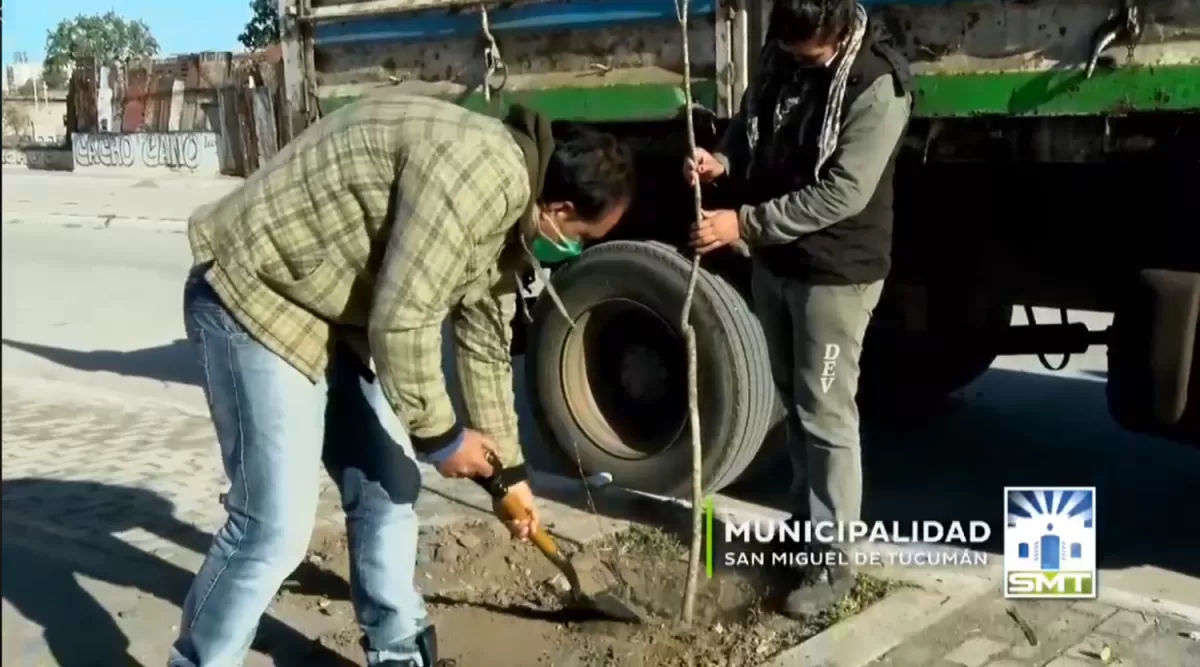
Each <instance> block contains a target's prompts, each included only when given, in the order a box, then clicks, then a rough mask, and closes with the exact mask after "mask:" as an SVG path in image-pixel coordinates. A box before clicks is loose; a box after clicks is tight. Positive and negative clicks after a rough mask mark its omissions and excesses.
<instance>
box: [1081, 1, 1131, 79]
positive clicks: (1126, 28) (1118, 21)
mask: <svg viewBox="0 0 1200 667" xmlns="http://www.w3.org/2000/svg"><path fill="white" fill-rule="evenodd" d="M1141 36H1142V22H1141V17H1140V16H1139V12H1138V7H1137V5H1136V4H1134V3H1133V2H1131V1H1129V0H1127V1H1126V2H1125V3H1124V4H1123V5H1122V7H1121V9H1120V10H1118V11H1117V12H1116V13H1114V14H1113V15H1112V16H1110V18H1109V19H1108V20H1107V21H1105V22H1104V24H1103V25H1101V26H1100V28H1098V29H1097V30H1096V34H1095V36H1094V37H1093V41H1092V56H1091V58H1089V59H1088V63H1087V69H1086V70H1084V78H1085V79H1090V78H1092V75H1093V74H1095V73H1096V65H1097V64H1099V62H1100V55H1101V54H1102V53H1103V52H1104V50H1105V49H1107V48H1108V47H1109V46H1111V45H1112V43H1113V42H1115V41H1117V40H1118V39H1123V40H1125V42H1126V43H1127V45H1128V47H1129V59H1130V60H1133V56H1134V49H1135V48H1136V46H1137V42H1138V40H1139V39H1140V38H1141Z"/></svg>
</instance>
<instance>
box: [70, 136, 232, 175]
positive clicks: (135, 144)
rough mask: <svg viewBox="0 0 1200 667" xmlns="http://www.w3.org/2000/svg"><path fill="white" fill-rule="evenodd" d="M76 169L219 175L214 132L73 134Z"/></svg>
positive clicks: (72, 142)
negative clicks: (137, 170) (141, 170)
mask: <svg viewBox="0 0 1200 667" xmlns="http://www.w3.org/2000/svg"><path fill="white" fill-rule="evenodd" d="M71 145H72V151H73V153H74V161H75V167H76V168H77V169H87V168H93V167H99V168H108V169H171V170H175V171H186V172H211V173H219V172H220V159H219V156H218V153H217V135H216V133H215V132H166V133H159V132H139V133H131V134H107V133H106V134H85V133H80V134H74V135H72V136H71Z"/></svg>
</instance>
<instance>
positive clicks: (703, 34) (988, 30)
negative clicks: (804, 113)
mask: <svg viewBox="0 0 1200 667" xmlns="http://www.w3.org/2000/svg"><path fill="white" fill-rule="evenodd" d="M330 4H334V3H329V2H325V3H321V2H315V3H314V6H322V5H330ZM337 4H342V3H337ZM768 4H769V3H766V2H762V3H761V5H762V6H764V7H765V6H767V5H768ZM1117 6H1118V5H1117V3H1116V2H1115V0H1060V1H1044V0H1043V1H1040V2H993V1H983V0H980V1H977V2H962V3H953V4H949V5H946V4H932V5H904V4H873V5H872V6H871V8H870V11H871V14H872V16H873V17H874V18H875V19H876V20H879V21H880V22H881V23H883V24H884V25H886V26H887V27H888V29H889V32H891V33H892V34H893V35H894V36H895V37H896V39H897V41H898V45H899V46H900V47H901V48H902V50H903V51H904V52H905V53H906V54H907V55H908V57H909V59H910V60H911V61H912V62H913V63H914V69H915V70H916V71H917V72H918V73H920V74H933V75H937V74H966V73H989V72H995V73H1001V72H1029V71H1045V70H1053V69H1062V68H1082V67H1085V66H1086V63H1087V62H1088V60H1089V58H1090V56H1091V52H1092V48H1093V44H1094V39H1095V33H1096V31H1097V29H1098V28H1099V27H1100V26H1101V25H1103V24H1104V23H1105V22H1106V21H1107V20H1108V19H1109V17H1110V14H1111V12H1112V11H1113V10H1114V8H1115V7H1117ZM1139 6H1140V7H1141V12H1142V13H1141V20H1142V25H1143V34H1142V36H1141V39H1140V41H1139V42H1138V45H1137V47H1136V48H1134V49H1132V50H1131V49H1129V47H1128V46H1127V45H1126V44H1123V43H1120V42H1118V43H1116V44H1114V45H1113V46H1111V47H1110V48H1108V49H1107V50H1105V51H1104V52H1103V53H1102V59H1103V62H1105V63H1106V64H1107V65H1108V66H1110V67H1111V66H1117V67H1124V66H1134V65H1177V64H1200V0H1143V1H1142V2H1141V3H1139ZM447 11H455V10H447ZM498 40H499V43H500V49H501V52H502V53H503V54H504V58H505V61H506V63H507V64H508V67H509V74H510V78H509V83H508V85H509V86H510V87H511V88H512V89H514V90H538V89H548V88H559V87H572V88H573V87H584V88H586V87H596V86H605V85H610V84H614V83H622V84H626V83H669V82H676V81H678V80H679V73H680V70H681V65H682V57H681V50H680V39H679V35H678V29H677V27H676V26H675V25H674V24H672V23H665V24H656V25H645V26H634V27H613V28H595V29H586V30H584V29H579V30H560V31H545V32H526V33H509V34H505V35H499V36H498ZM691 40H692V44H693V46H692V56H693V59H694V67H695V69H696V72H697V75H698V76H700V77H705V78H709V77H712V76H714V75H715V73H716V71H717V69H718V64H717V63H716V62H715V61H716V57H715V53H716V43H715V37H714V27H713V25H712V23H711V22H710V21H705V22H702V24H701V25H698V26H696V27H695V28H694V29H693V31H692V33H691ZM316 74H317V83H318V85H319V86H320V89H321V92H320V94H321V95H322V96H327V95H335V96H337V95H347V96H354V95H358V94H362V93H363V92H367V91H368V90H369V89H371V88H373V87H376V86H379V85H381V84H382V85H396V84H398V85H401V86H402V87H405V88H409V89H412V91H413V92H419V93H428V94H448V93H449V94H455V93H457V92H459V91H462V90H465V89H468V88H471V87H473V86H474V85H477V83H478V81H479V80H480V79H481V77H482V46H481V42H480V41H479V40H478V39H454V40H430V41H426V42H421V43H388V42H378V43H364V44H354V45H345V46H328V47H322V48H318V50H317V52H316Z"/></svg>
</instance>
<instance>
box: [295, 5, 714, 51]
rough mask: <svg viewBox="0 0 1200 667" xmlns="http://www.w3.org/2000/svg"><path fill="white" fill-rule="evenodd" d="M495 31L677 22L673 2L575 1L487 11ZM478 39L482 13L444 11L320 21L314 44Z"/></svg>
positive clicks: (708, 8) (707, 10) (706, 8)
mask: <svg viewBox="0 0 1200 667" xmlns="http://www.w3.org/2000/svg"><path fill="white" fill-rule="evenodd" d="M715 6H716V0H693V1H692V3H691V9H690V12H691V14H692V15H693V16H701V15H705V14H712V13H713V12H714V11H715ZM488 20H489V23H490V24H491V28H492V32H494V33H503V32H507V31H512V30H565V29H569V28H583V29H587V28H607V27H612V26H618V25H627V24H630V23H646V22H654V21H675V20H676V19H675V0H575V1H574V2H571V3H569V4H563V3H550V4H537V5H525V6H520V7H510V8H508V9H496V10H493V11H491V12H489V13H488ZM477 35H479V15H478V14H477V13H469V14H448V13H446V12H444V11H437V12H421V13H419V14H407V15H397V16H372V17H369V18H362V19H351V20H343V21H332V22H329V23H318V24H316V25H315V26H314V31H313V41H314V42H315V44H316V46H331V45H334V44H353V43H360V42H378V41H387V42H406V41H423V40H430V39H451V38H455V37H473V36H477Z"/></svg>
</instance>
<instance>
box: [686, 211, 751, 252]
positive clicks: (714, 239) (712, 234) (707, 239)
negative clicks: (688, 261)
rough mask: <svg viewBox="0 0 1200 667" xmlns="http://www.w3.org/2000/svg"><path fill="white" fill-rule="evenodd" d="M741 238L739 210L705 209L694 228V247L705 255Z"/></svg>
mask: <svg viewBox="0 0 1200 667" xmlns="http://www.w3.org/2000/svg"><path fill="white" fill-rule="evenodd" d="M741 238H742V233H741V230H740V225H739V223H738V212H737V211H734V210H731V209H721V210H719V211H704V212H703V213H702V216H701V218H700V222H699V224H697V225H696V227H695V229H693V230H692V247H693V248H695V249H696V252H698V253H700V254H701V255H705V254H708V253H710V252H712V251H714V250H716V249H718V248H724V247H725V246H727V245H729V244H731V243H737V242H738V241H740V240H741Z"/></svg>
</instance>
